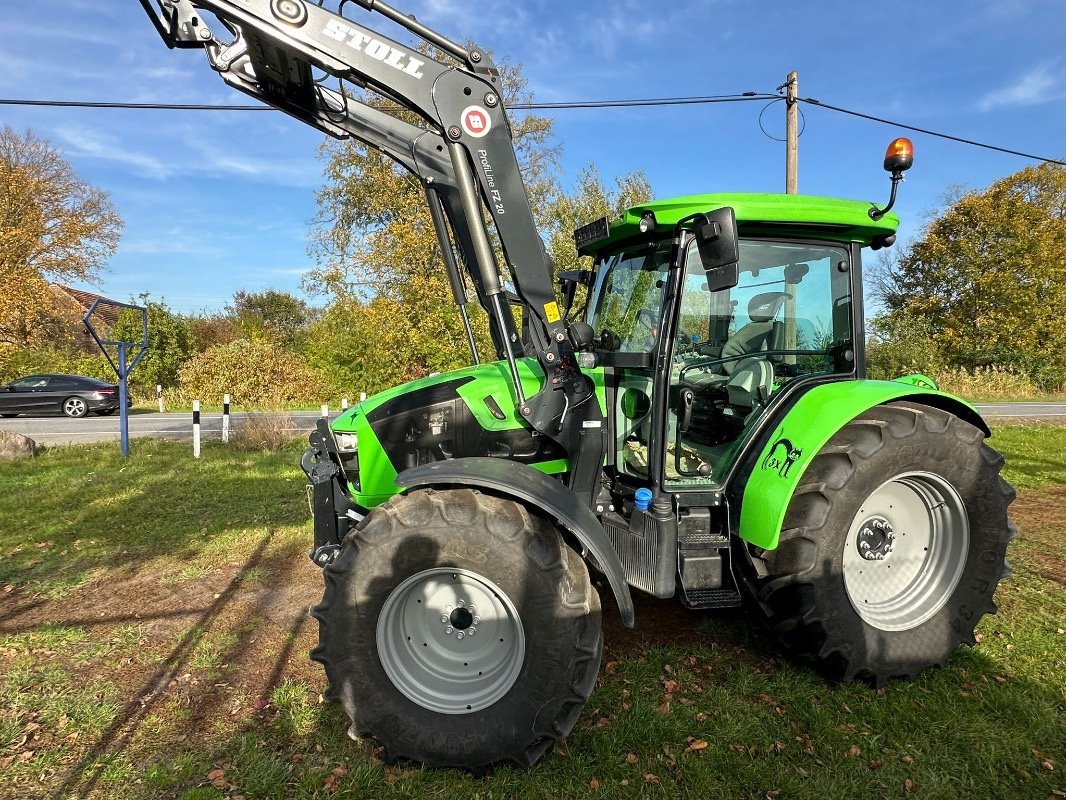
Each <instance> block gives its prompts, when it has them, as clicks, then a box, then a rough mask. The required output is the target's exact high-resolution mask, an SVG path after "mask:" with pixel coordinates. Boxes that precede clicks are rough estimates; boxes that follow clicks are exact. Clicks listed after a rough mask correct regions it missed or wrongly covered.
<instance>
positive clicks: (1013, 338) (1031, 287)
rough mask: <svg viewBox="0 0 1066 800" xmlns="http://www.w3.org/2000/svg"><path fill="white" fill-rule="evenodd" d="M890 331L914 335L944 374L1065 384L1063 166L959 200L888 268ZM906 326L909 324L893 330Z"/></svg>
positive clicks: (883, 282)
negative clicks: (934, 350) (977, 373)
mask: <svg viewBox="0 0 1066 800" xmlns="http://www.w3.org/2000/svg"><path fill="white" fill-rule="evenodd" d="M877 289H878V292H879V294H880V297H881V299H882V301H883V302H884V304H885V307H886V308H887V309H888V313H889V315H890V317H894V318H895V322H893V321H892V320H888V324H883V327H885V328H886V329H888V330H893V329H895V330H900V329H908V330H909V329H918V330H921V331H922V332H923V333H922V336H923V337H924V336H927V337H931V338H932V339H934V340H935V341H936V344H937V346H938V349H939V352H940V354H941V355H942V356H943V358H944V359H945V360H946V361H947V363H948V365H949V366H955V367H962V368H965V369H971V370H972V369H974V368H978V367H987V366H993V365H995V366H1000V367H1006V368H1010V369H1013V370H1016V371H1018V372H1022V373H1026V374H1028V375H1029V376H1030V377H1031V378H1032V379H1033V380H1034V381H1036V382H1037V383H1039V384H1041V385H1043V386H1045V387H1046V388H1054V387H1056V386H1061V385H1063V384H1064V383H1066V324H1064V323H1063V309H1064V308H1066V168H1063V167H1061V166H1058V165H1055V164H1041V165H1039V166H1034V167H1028V168H1026V169H1023V170H1021V171H1020V172H1017V173H1015V174H1013V175H1010V176H1008V177H1006V178H1003V179H1002V180H999V181H996V182H995V183H993V184H992V185H991V186H990V187H989V188H988V189H986V190H985V191H982V192H977V191H973V192H966V193H957V194H956V195H955V196H954V197H952V198H950V203H949V205H948V207H947V208H946V209H945V210H944V211H943V212H942V213H941V214H939V215H937V216H936V217H935V218H933V219H932V220H931V221H930V223H929V224H928V225H927V226H926V228H925V230H924V231H923V233H922V236H921V238H920V239H919V240H918V241H916V242H915V243H914V244H912V245H911V246H910V247H908V248H906V249H905V250H903V251H902V252H901V253H899V254H898V255H897V256H896V258H895V259H894V260H892V261H889V262H887V263H886V265H885V267H884V269H883V270H882V272H881V274H880V276H879V280H878V281H877ZM903 319H906V320H907V321H908V322H907V325H899V324H895V323H898V322H899V320H903Z"/></svg>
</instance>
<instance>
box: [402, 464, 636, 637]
mask: <svg viewBox="0 0 1066 800" xmlns="http://www.w3.org/2000/svg"><path fill="white" fill-rule="evenodd" d="M396 485H397V486H399V487H401V488H403V489H412V488H415V487H417V486H454V485H459V486H478V487H481V488H484V489H489V490H491V491H493V492H496V493H498V494H501V495H505V496H507V497H512V498H514V499H515V500H518V501H520V502H522V503H524V504H526V505H529V506H532V507H533V508H537V509H542V510H543V511H546V512H547V513H548V515H549V516H550V517H552V518H554V519H556V520H558V522H559V524H560V525H562V526H563V527H564V528H566V529H567V530H568V531H570V533H572V534H573V535H574V536H575V537H576V538H577V540H578V541H579V542H581V544H582V545H584V546H585V547H586V548H588V550H589V552H590V553H592V556H593V558H595V559H596V564H597V565H598V566H599V567H600V569H602V570H603V572H604V575H606V576H607V582H608V583H609V584H610V586H611V591H612V592H614V599H615V602H616V603H617V604H618V610H619V612H621V615H622V622H623V624H625V626H626V627H627V628H632V627H633V624H634V621H635V615H634V611H633V598H632V596H631V595H630V593H629V584H627V583H626V579H625V575H624V573H623V572H622V564H621V562H619V560H618V554H617V553H615V551H614V548H613V547H611V540H610V539H608V538H607V532H606V531H605V530H604V529H603V526H602V525H601V524H600V521H599V520H598V519H597V518H596V515H595V514H593V513H592V510H591V509H590V508H588V506H585V505H584V504H582V503H581V501H580V500H579V499H578V498H577V495H575V494H574V493H573V492H571V491H570V490H569V489H567V488H566V486H564V485H563V484H561V483H559V481H557V480H553V479H552V478H549V477H548V476H547V475H545V474H544V473H543V472H540V471H538V470H535V469H533V468H532V467H528V466H526V465H525V464H520V463H518V462H517V461H508V460H506V459H502V458H480V457H479V458H455V459H450V460H447V461H435V462H433V463H431V464H423V465H421V466H419V467H413V468H411V469H408V470H404V471H403V472H401V473H400V474H399V475H398V476H396Z"/></svg>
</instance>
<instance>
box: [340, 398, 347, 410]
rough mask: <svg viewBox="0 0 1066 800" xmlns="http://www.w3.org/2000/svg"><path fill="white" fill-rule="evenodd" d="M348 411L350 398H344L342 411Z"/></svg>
mask: <svg viewBox="0 0 1066 800" xmlns="http://www.w3.org/2000/svg"><path fill="white" fill-rule="evenodd" d="M347 410H348V398H347V397H342V398H341V411H347Z"/></svg>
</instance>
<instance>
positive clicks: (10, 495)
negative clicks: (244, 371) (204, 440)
mask: <svg viewBox="0 0 1066 800" xmlns="http://www.w3.org/2000/svg"><path fill="white" fill-rule="evenodd" d="M298 459H299V446H298V445H296V444H294V445H292V446H289V447H287V448H285V449H284V450H282V451H281V452H279V453H271V454H265V455H264V454H249V453H241V452H236V451H234V450H230V449H226V448H225V447H224V446H222V445H221V444H217V445H216V444H209V445H205V447H204V451H203V457H202V458H201V459H199V460H195V459H193V458H192V456H191V453H189V452H188V448H187V447H186V446H183V445H180V444H175V443H170V442H164V441H144V442H143V443H139V444H138V447H137V448H136V452H135V453H134V454H133V456H132V457H131V458H129V459H121V458H119V457H118V455H117V454H116V453H115V452H114V451H113V446H112V445H106V444H104V445H98V446H80V447H68V448H55V449H51V450H49V451H48V452H47V453H46V454H45V456H42V457H39V458H36V459H33V460H32V461H29V462H24V463H22V464H19V465H11V464H3V465H0V519H3V520H4V525H3V529H2V531H0V586H3V585H5V584H6V585H7V586H10V587H13V588H14V590H17V591H18V593H19V594H20V595H37V596H44V597H47V598H51V599H56V598H57V597H63V596H64V595H65V594H67V593H69V591H70V589H71V588H73V587H76V586H78V585H80V584H82V583H84V582H86V581H88V580H90V579H91V578H92V576H93V574H94V572H97V571H100V572H101V573H103V572H106V574H107V578H108V580H121V579H122V578H124V577H128V576H130V575H132V574H134V573H135V572H136V571H137V570H138V568H140V567H141V566H142V565H143V564H144V563H145V562H147V561H149V560H151V559H163V560H166V561H169V562H172V563H176V564H182V563H187V562H192V561H195V560H196V559H197V558H200V557H202V556H204V554H205V553H206V554H210V553H219V554H220V555H221V556H223V557H232V556H242V555H244V554H245V553H246V551H247V547H248V540H249V537H251V536H254V534H255V532H256V531H260V530H262V529H263V528H264V527H265V526H268V525H269V526H283V525H294V524H298V523H301V522H304V521H305V520H307V519H308V518H309V512H308V510H307V506H306V500H305V493H304V483H305V480H304V476H303V474H302V473H301V472H300V469H299V466H298ZM8 591H11V590H10V589H9V590H8ZM9 599H11V598H9ZM29 610H30V606H28V605H26V606H24V607H23V611H22V612H21V613H25V612H26V611H29ZM4 615H5V618H6V619H10V618H12V617H13V616H14V613H13V612H12V610H11V609H10V608H6V609H5V610H4Z"/></svg>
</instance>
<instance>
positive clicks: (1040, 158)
mask: <svg viewBox="0 0 1066 800" xmlns="http://www.w3.org/2000/svg"><path fill="white" fill-rule="evenodd" d="M798 99H799V101H800V102H801V103H808V104H810V105H812V106H818V107H819V108H826V109H829V110H830V111H837V112H839V113H841V114H848V115H849V116H852V117H859V118H860V119H868V120H870V121H871V122H880V123H882V124H884V125H892V126H893V127H896V128H902V129H903V130H905V131H915V132H916V133H924V134H925V135H926V136H935V137H937V138H938V139H947V140H948V141H950V142H959V143H960V144H968V145H970V146H971V147H982V148H984V149H985V150H995V151H996V152H997V153H1007V154H1008V155H1012V156H1021V157H1022V158H1031V159H1033V160H1034V161H1043V162H1044V163H1046V164H1058V165H1059V166H1062V167H1066V161H1060V160H1059V159H1057V158H1045V157H1044V156H1037V155H1033V154H1032V153H1023V152H1022V151H1021V150H1011V149H1010V148H1008V147H999V146H997V145H994V144H987V143H985V142H978V141H975V140H973V139H964V138H962V137H961V136H952V135H951V134H949V133H940V132H938V131H931V130H929V129H928V128H919V127H917V126H916V125H907V124H906V123H904V122H895V121H893V120H890V119H884V118H883V117H875V116H873V115H872V114H864V113H862V112H861V111H852V110H851V109H849V108H841V107H840V106H833V105H830V104H829V103H823V102H822V101H820V100H815V99H814V98H813V97H800V98H798Z"/></svg>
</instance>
